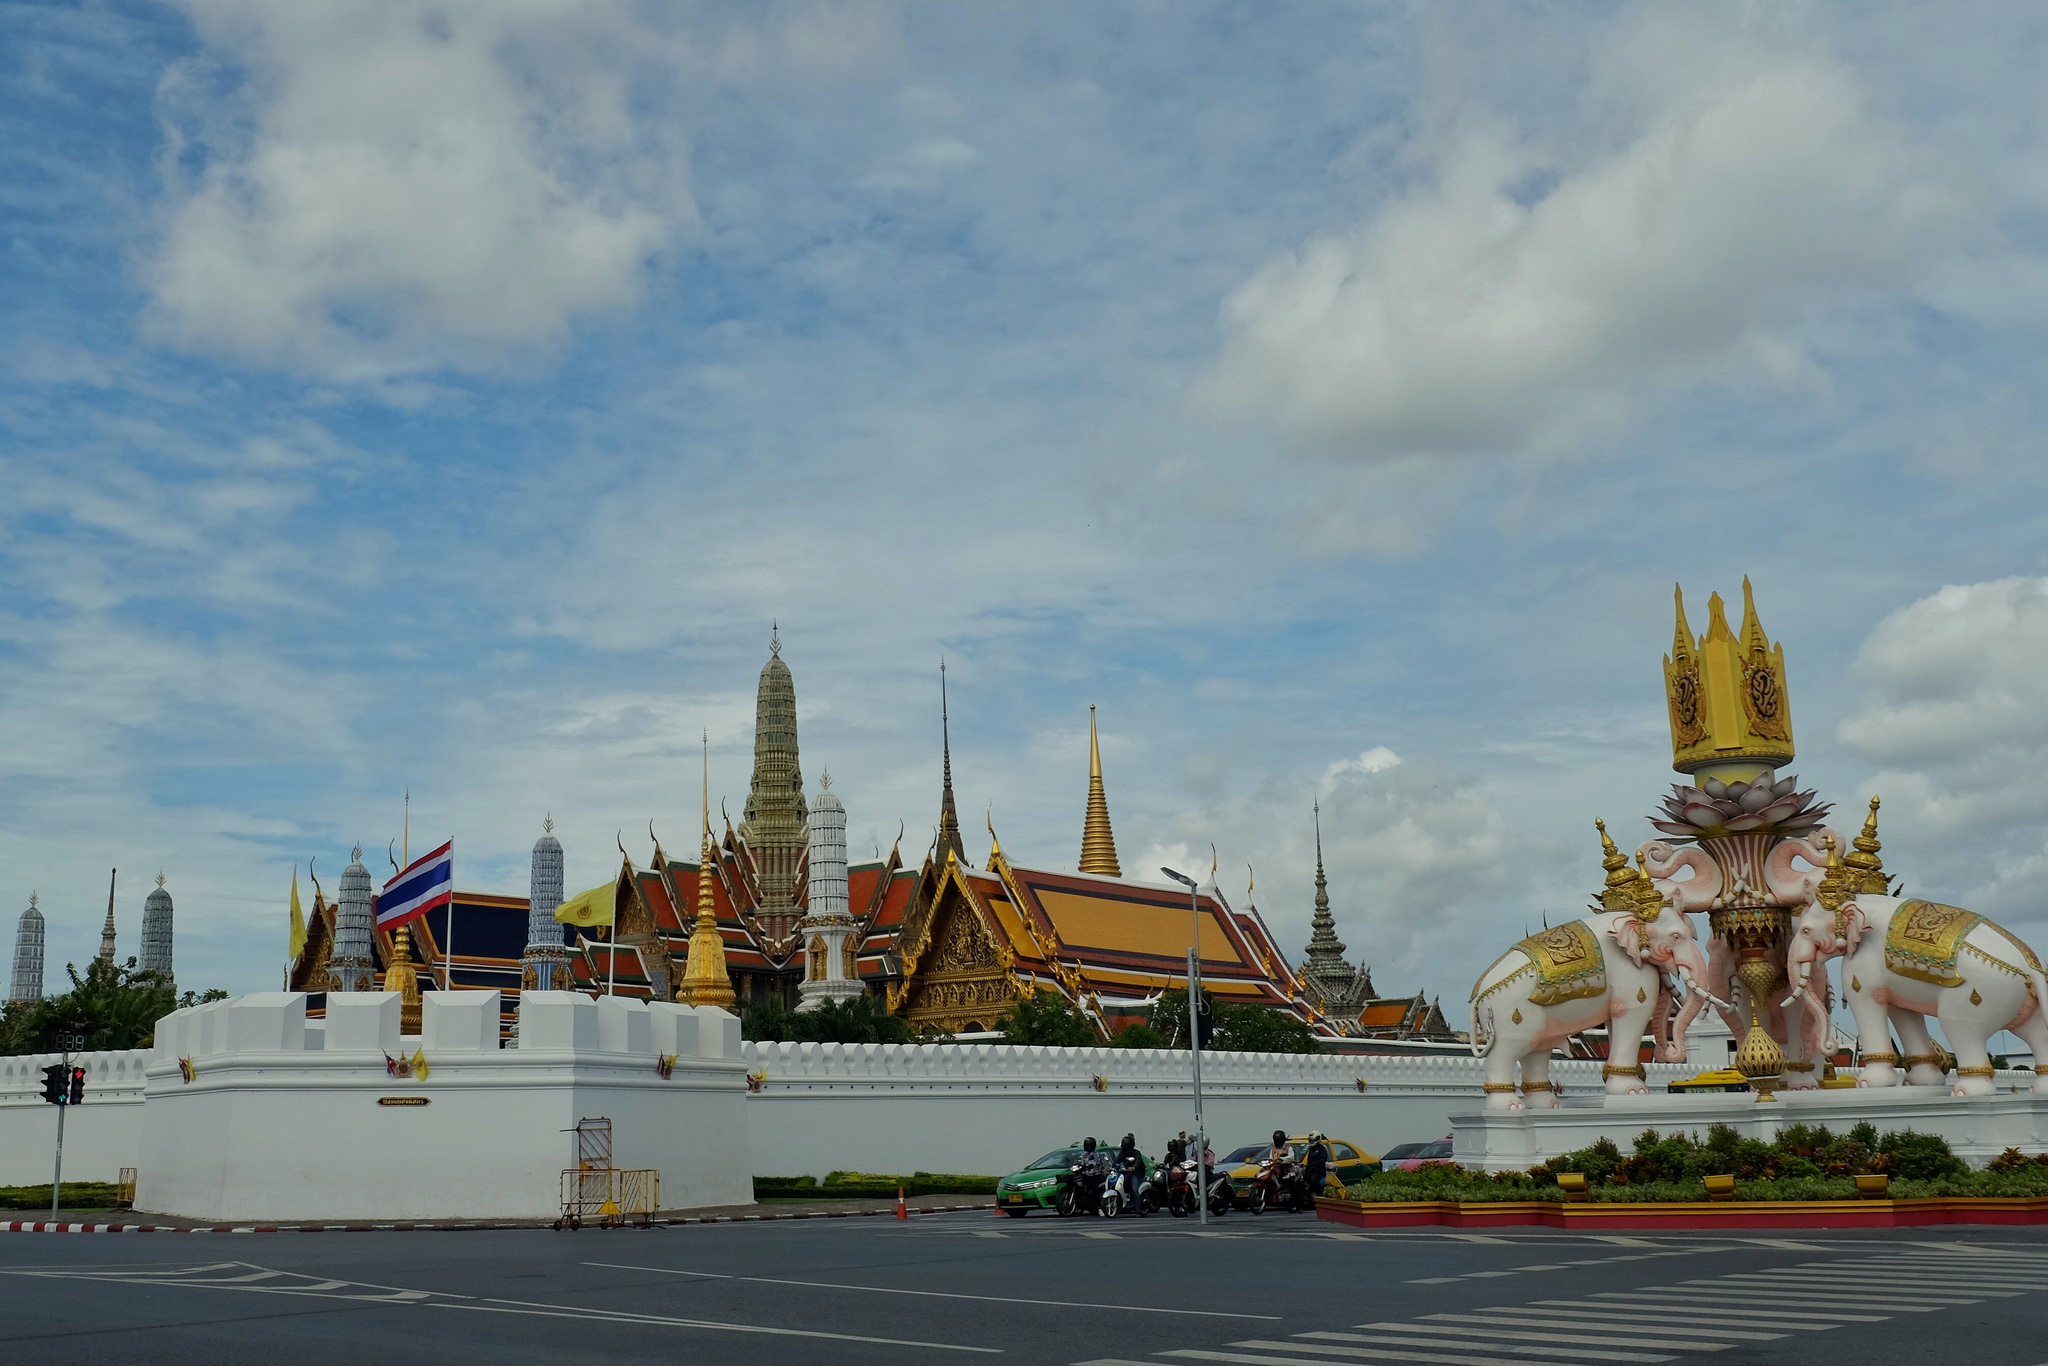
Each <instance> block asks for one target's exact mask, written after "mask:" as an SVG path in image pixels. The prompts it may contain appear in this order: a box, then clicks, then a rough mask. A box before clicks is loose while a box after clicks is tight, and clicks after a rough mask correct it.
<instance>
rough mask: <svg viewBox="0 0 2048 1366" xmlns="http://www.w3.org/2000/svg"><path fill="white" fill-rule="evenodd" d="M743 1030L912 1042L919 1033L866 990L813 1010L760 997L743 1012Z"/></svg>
mask: <svg viewBox="0 0 2048 1366" xmlns="http://www.w3.org/2000/svg"><path fill="white" fill-rule="evenodd" d="M740 1033H741V1034H742V1035H744V1036H745V1037H746V1038H749V1039H755V1040H763V1041H767V1040H775V1041H782V1042H788V1043H912V1042H916V1041H917V1037H918V1036H917V1031H916V1030H914V1029H913V1028H911V1026H910V1022H909V1021H907V1020H902V1019H898V1018H897V1017H896V1016H894V1015H891V1014H889V1012H888V1011H887V1010H885V1009H883V1007H882V1003H881V1002H880V1001H878V1000H876V999H875V998H874V997H873V996H870V995H865V994H863V995H860V996H855V997H853V998H852V999H851V1000H846V1001H827V1002H825V1003H824V1004H823V1005H820V1006H818V1007H816V1008H815V1009H812V1010H791V1009H790V1008H789V1007H788V1006H787V1005H785V1004H783V1002H782V1001H781V1000H780V999H779V998H777V999H772V1000H767V1001H757V1002H755V1003H754V1004H753V1005H750V1006H748V1007H747V1008H746V1010H745V1011H744V1012H743V1013H742V1014H741V1016H740Z"/></svg>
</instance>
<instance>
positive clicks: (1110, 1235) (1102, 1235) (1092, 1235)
mask: <svg viewBox="0 0 2048 1366" xmlns="http://www.w3.org/2000/svg"><path fill="white" fill-rule="evenodd" d="M1081 1236H1082V1237H1083V1238H1114V1237H1116V1235H1115V1234H1114V1233H1083V1234H1082V1235H1081Z"/></svg>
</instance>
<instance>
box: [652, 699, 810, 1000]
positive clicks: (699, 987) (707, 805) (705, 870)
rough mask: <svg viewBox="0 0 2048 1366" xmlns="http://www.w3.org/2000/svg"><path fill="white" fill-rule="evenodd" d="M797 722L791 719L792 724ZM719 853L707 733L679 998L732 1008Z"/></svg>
mask: <svg viewBox="0 0 2048 1366" xmlns="http://www.w3.org/2000/svg"><path fill="white" fill-rule="evenodd" d="M793 724H794V723H792V725H793ZM717 857H718V856H717V854H716V853H715V852H714V851H713V850H712V847H711V737H710V735H709V734H706V735H705V737H704V845H703V849H702V851H701V852H700V853H699V855H698V858H697V923H696V926H695V927H694V928H693V929H692V930H691V931H690V958H689V962H688V963H686V964H685V965H684V967H683V984H682V986H681V988H680V989H679V990H678V991H677V992H676V999H677V1000H679V1001H681V1002H682V1003H683V1004H684V1005H691V1006H717V1007H719V1008H720V1009H722V1010H731V1009H732V1008H733V1002H734V1000H735V999H736V996H735V994H734V992H733V989H732V974H731V973H729V972H728V971H727V970H726V966H725V936H724V935H722V934H720V933H719V932H718V910H717V906H716V904H715V903H714V902H713V900H712V888H713V887H714V886H715V885H716V883H717V877H718V875H717V873H716V872H714V871H713V870H714V869H715V868H716V867H717Z"/></svg>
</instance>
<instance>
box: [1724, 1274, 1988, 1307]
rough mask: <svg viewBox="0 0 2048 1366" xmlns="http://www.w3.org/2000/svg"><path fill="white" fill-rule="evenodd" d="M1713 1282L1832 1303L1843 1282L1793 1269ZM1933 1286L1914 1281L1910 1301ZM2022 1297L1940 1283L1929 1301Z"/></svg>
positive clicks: (1847, 1297)
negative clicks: (1787, 1289) (1796, 1289)
mask: <svg viewBox="0 0 2048 1366" xmlns="http://www.w3.org/2000/svg"><path fill="white" fill-rule="evenodd" d="M1716 1279H1717V1280H1718V1281H1719V1282H1720V1283H1721V1284H1723V1285H1727V1284H1730V1283H1733V1284H1735V1285H1777V1286H1811V1287H1812V1288H1814V1289H1816V1290H1825V1291H1827V1292H1829V1294H1828V1298H1829V1299H1830V1300H1832V1299H1834V1298H1835V1297H1836V1296H1835V1292H1836V1291H1838V1290H1841V1288H1842V1282H1843V1279H1844V1278H1843V1277H1842V1276H1839V1275H1831V1274H1829V1273H1828V1272H1825V1271H1800V1270H1798V1269H1796V1268H1793V1267H1786V1268H1785V1269H1784V1270H1782V1271H1731V1272H1729V1273H1728V1274H1727V1275H1725V1276H1720V1277H1717V1278H1716ZM1933 1285H1934V1283H1933V1282H1931V1281H1929V1280H1927V1279H1926V1278H1915V1280H1914V1282H1913V1297H1914V1298H1915V1299H1927V1298H1930V1297H1929V1296H1928V1295H1926V1294H1924V1293H1922V1292H1923V1290H1924V1289H1925V1288H1928V1287H1931V1286H1933ZM2025 1293H2026V1292H2025V1291H2023V1290H1981V1289H1979V1288H1978V1287H1977V1286H1976V1285H1975V1284H1965V1283H1963V1282H1960V1281H1944V1282H1941V1283H1940V1285H1939V1288H1938V1290H1937V1294H1936V1295H1935V1296H1933V1297H1932V1298H1945V1299H1951V1300H1954V1301H1955V1302H1956V1303H1958V1304H1968V1303H1970V1302H1971V1301H1970V1298H1968V1297H1972V1296H1978V1295H1982V1296H1984V1297H1986V1298H1989V1299H2004V1298H2011V1297H2013V1296H2017V1295H2023V1294H2025ZM1841 1298H1842V1299H1844V1300H1853V1299H1856V1298H1859V1296H1858V1295H1857V1294H1856V1293H1855V1292H1853V1291H1850V1292H1844V1293H1843V1294H1842V1295H1841ZM1860 1298H1862V1299H1864V1300H1865V1301H1868V1300H1871V1299H1873V1298H1875V1299H1878V1300H1880V1301H1882V1300H1883V1299H1884V1295H1883V1294H1882V1293H1879V1292H1866V1293H1864V1294H1863V1295H1862V1296H1861V1297H1860Z"/></svg>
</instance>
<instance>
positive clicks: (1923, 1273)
mask: <svg viewBox="0 0 2048 1366" xmlns="http://www.w3.org/2000/svg"><path fill="white" fill-rule="evenodd" d="M1826 1266H1827V1267H1828V1268H1831V1269H1833V1270H1837V1271H1897V1272H1901V1273H1903V1274H1905V1275H1909V1276H1918V1277H1923V1278H1925V1277H1934V1278H1936V1279H1939V1280H1946V1281H1958V1280H1976V1279H1978V1278H1980V1277H1982V1278H1988V1279H1990V1280H1998V1281H2017V1282H2019V1283H2020V1284H2022V1285H2039V1284H2041V1282H2042V1280H2043V1278H2048V1267H2043V1266H2006V1265H2004V1264H2002V1263H2001V1264H1998V1265H1984V1266H1966V1267H1955V1268H1941V1267H1939V1266H1937V1265H1936V1264H1935V1263H1933V1262H1879V1261H1870V1262H1828V1263H1826ZM1798 1269H1799V1270H1809V1269H1810V1270H1819V1269H1820V1267H1819V1266H1818V1265H1815V1266H1812V1267H1800V1268H1798Z"/></svg>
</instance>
